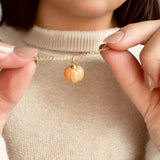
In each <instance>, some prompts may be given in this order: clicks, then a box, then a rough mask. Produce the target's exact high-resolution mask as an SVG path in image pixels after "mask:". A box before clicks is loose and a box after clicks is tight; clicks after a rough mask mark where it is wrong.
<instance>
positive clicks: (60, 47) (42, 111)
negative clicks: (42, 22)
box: [0, 25, 159, 160]
mask: <svg viewBox="0 0 160 160" xmlns="http://www.w3.org/2000/svg"><path fill="white" fill-rule="evenodd" d="M117 30H118V28H112V29H106V30H98V31H58V30H47V29H44V28H40V27H38V26H34V27H33V28H32V29H31V30H30V31H28V32H25V31H16V30H15V29H13V28H12V27H8V26H5V25H3V26H2V27H0V39H1V40H2V41H4V42H7V43H11V44H14V45H18V46H31V47H36V48H37V49H38V50H39V53H38V56H53V55H59V56H67V55H79V54H81V53H82V52H86V51H90V50H97V49H98V46H99V45H100V44H101V43H103V39H104V38H106V37H107V36H108V35H110V34H112V33H114V32H115V31H117ZM133 50H134V51H136V53H133V54H134V55H138V54H139V52H140V50H141V47H138V46H137V47H136V48H134V49H133ZM115 63H116V62H115ZM70 64H71V61H41V62H39V63H38V66H37V69H36V73H35V75H34V76H33V79H32V81H31V83H30V85H29V87H28V89H27V91H26V93H25V95H24V96H23V98H22V99H21V101H20V102H19V103H18V104H17V105H16V106H15V108H14V110H13V111H12V113H11V115H10V116H9V118H8V120H7V123H6V125H5V128H4V130H3V137H4V139H5V142H6V146H7V151H8V155H9V158H10V160H158V158H159V152H158V151H157V150H156V148H155V146H154V145H153V144H152V141H151V140H150V139H149V135H148V131H147V128H146V125H145V123H144V120H143V118H142V117H141V115H140V113H139V112H138V111H137V109H136V107H135V106H134V104H132V102H131V101H130V100H129V98H128V97H127V95H126V94H125V93H124V92H123V91H122V89H121V88H120V87H119V85H118V83H117V82H116V80H115V78H114V75H113V74H112V71H111V69H110V67H109V66H108V64H107V63H106V62H105V61H104V60H103V58H102V57H101V55H100V54H96V55H90V56H87V57H83V58H81V59H78V60H77V64H79V65H80V66H82V67H83V68H84V71H85V76H84V79H83V80H82V81H80V82H78V83H75V84H74V83H71V82H68V81H66V80H65V78H64V69H65V67H67V66H68V65H70ZM147 146H148V148H147ZM146 149H147V150H146ZM146 153H147V154H146ZM152 154H154V156H152V157H153V158H152V159H149V158H148V157H149V156H151V155H152ZM146 155H147V157H146V158H145V156H146ZM2 159H3V158H2ZM3 160H4V159H3Z"/></svg>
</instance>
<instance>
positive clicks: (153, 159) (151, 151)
mask: <svg viewBox="0 0 160 160" xmlns="http://www.w3.org/2000/svg"><path fill="white" fill-rule="evenodd" d="M145 160H160V151H159V150H158V149H157V148H156V146H155V145H154V143H153V142H152V140H151V139H149V141H148V143H147V146H146V154H145Z"/></svg>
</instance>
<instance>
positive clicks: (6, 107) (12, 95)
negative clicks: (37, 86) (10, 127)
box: [0, 61, 36, 117]
mask: <svg viewBox="0 0 160 160" xmlns="http://www.w3.org/2000/svg"><path fill="white" fill-rule="evenodd" d="M35 69H36V63H35V62H34V61H32V62H30V63H28V64H27V65H26V66H25V67H21V68H14V69H4V70H3V71H2V72H0V117H2V116H3V115H4V116H6V115H7V114H8V113H9V112H10V111H11V110H12V108H13V107H14V106H15V104H16V103H17V102H18V101H19V100H20V99H21V97H22V96H23V94H24V92H25V90H26V88H27V86H28V85H29V83H30V81H31V79H32V76H33V74H34V73H35Z"/></svg>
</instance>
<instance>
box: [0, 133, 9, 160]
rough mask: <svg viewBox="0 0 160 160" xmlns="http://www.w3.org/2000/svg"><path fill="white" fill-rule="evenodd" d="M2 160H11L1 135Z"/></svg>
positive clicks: (0, 153)
mask: <svg viewBox="0 0 160 160" xmlns="http://www.w3.org/2000/svg"><path fill="white" fill-rule="evenodd" d="M0 159H1V160H2V159H3V160H9V158H8V154H7V150H6V144H5V141H4V139H3V137H2V136H1V135H0Z"/></svg>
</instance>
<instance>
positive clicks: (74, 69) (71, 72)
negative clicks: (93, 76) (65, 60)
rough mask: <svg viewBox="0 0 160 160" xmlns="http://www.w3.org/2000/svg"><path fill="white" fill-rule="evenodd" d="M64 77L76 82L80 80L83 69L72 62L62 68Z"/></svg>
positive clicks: (82, 75)
mask: <svg viewBox="0 0 160 160" xmlns="http://www.w3.org/2000/svg"><path fill="white" fill-rule="evenodd" d="M64 77H65V79H66V80H68V81H71V82H73V83H76V82H78V81H81V80H82V79H83V77H84V70H83V68H82V67H81V66H78V65H76V64H74V63H72V64H71V65H69V66H67V67H66V68H65V70H64Z"/></svg>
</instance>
